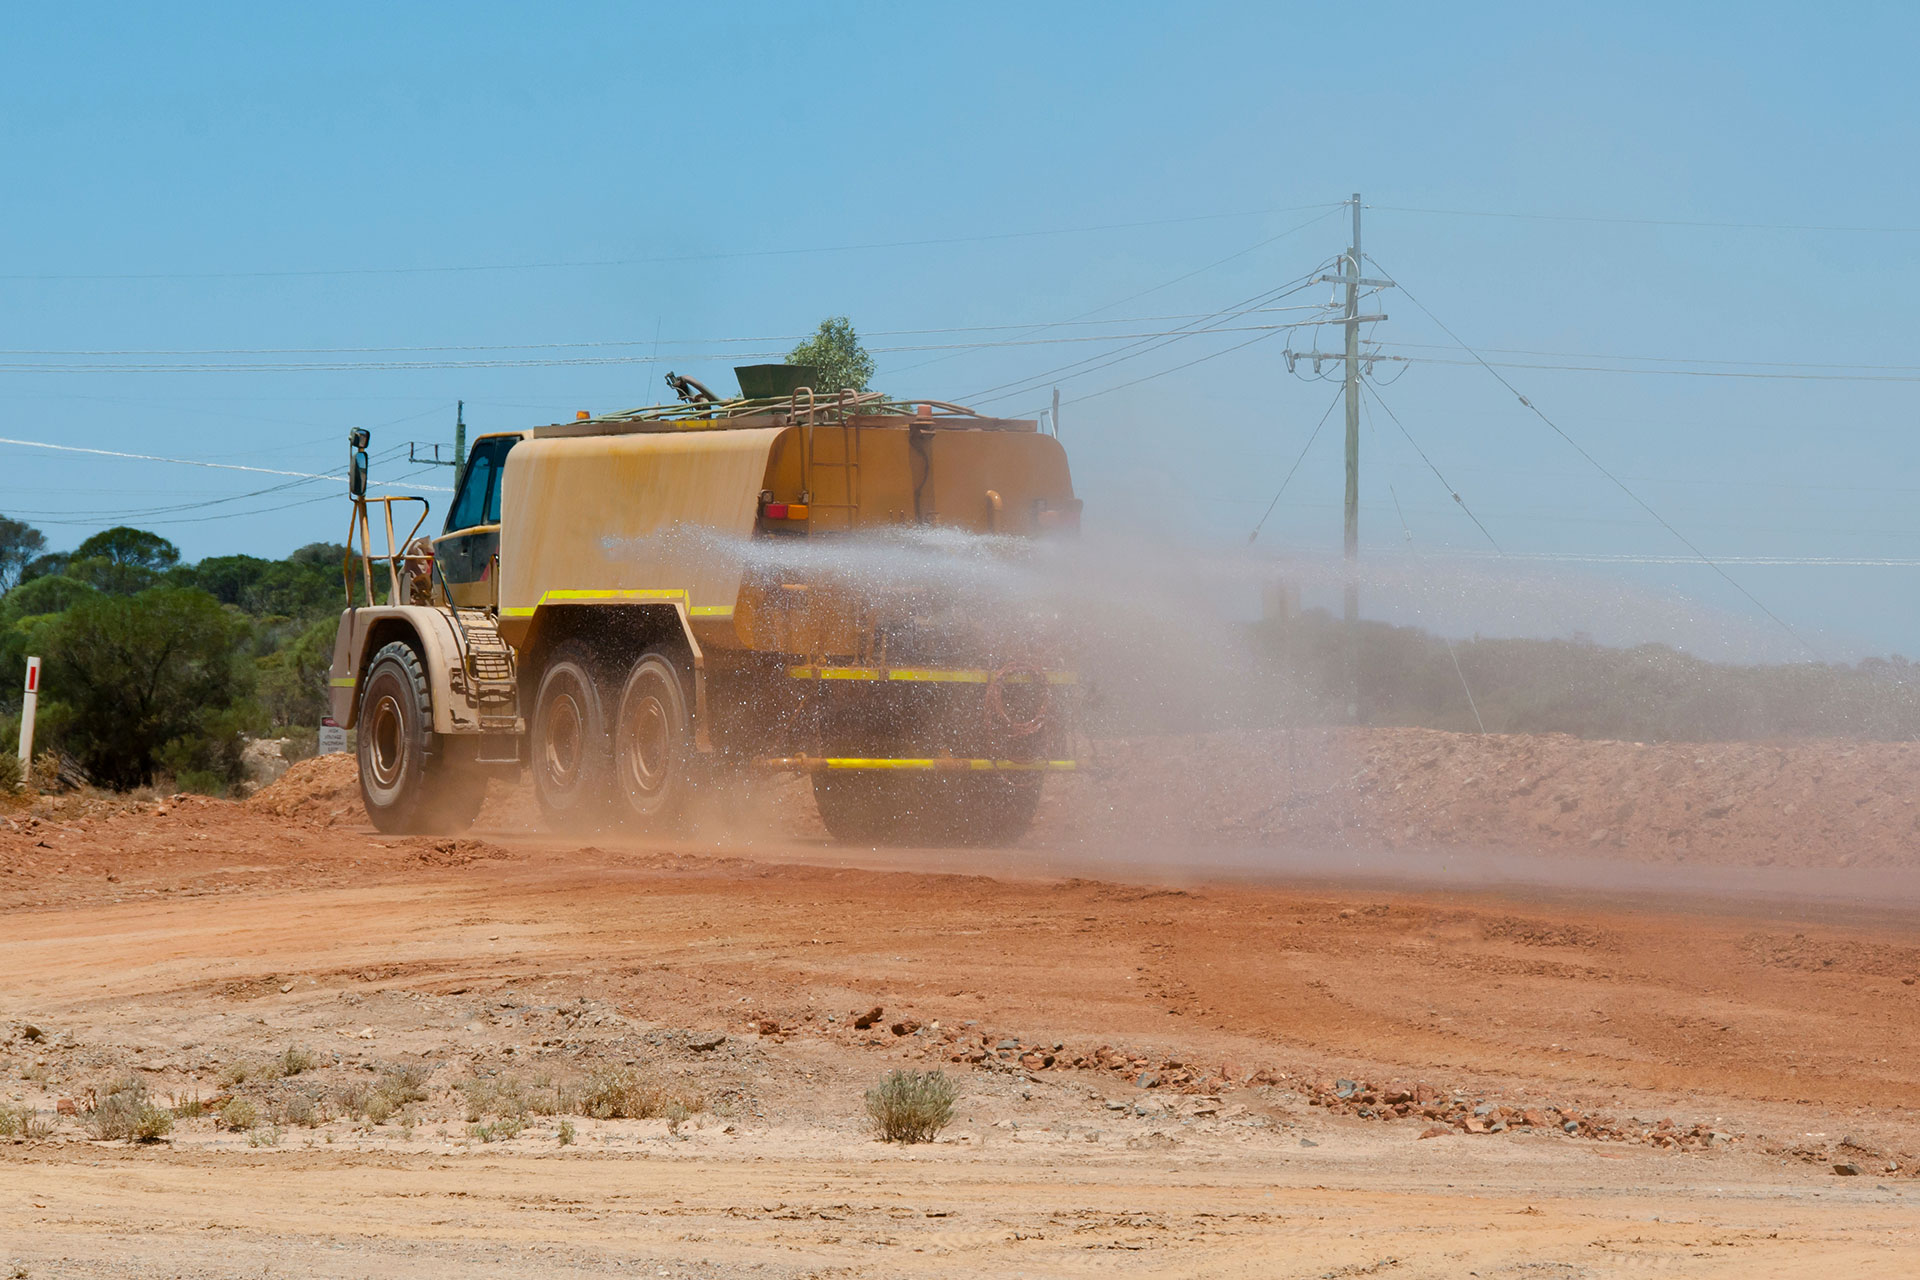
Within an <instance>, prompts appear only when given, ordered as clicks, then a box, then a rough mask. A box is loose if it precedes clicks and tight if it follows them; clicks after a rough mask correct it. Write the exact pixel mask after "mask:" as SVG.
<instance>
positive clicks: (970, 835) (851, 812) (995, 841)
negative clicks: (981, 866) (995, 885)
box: [813, 770, 1041, 845]
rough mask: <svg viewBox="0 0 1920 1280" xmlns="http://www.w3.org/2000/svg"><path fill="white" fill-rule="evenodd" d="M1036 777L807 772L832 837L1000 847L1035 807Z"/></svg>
mask: <svg viewBox="0 0 1920 1280" xmlns="http://www.w3.org/2000/svg"><path fill="white" fill-rule="evenodd" d="M1040 783H1041V779H1040V777H1039V775H1037V774H1024V773H1022V774H1008V773H990V774H982V775H972V774H968V775H962V776H958V777H955V776H951V775H947V776H941V775H934V776H928V775H926V774H919V773H888V772H879V771H874V772H866V771H853V770H848V771H845V772H840V771H827V772H822V773H816V774H814V775H813V801H814V804H815V806H816V807H818V809H819V810H820V820H821V822H823V823H825V824H826V828H827V832H828V834H830V835H831V836H833V838H834V839H836V840H845V841H849V842H853V843H875V842H878V843H882V844H912V845H1002V844H1011V843H1012V842H1013V841H1015V840H1018V839H1019V838H1020V837H1021V836H1023V835H1025V834H1026V833H1027V828H1028V827H1030V826H1031V825H1033V816H1034V813H1035V811H1036V810H1038V808H1039V806H1040Z"/></svg>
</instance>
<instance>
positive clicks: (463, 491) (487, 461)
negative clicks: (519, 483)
mask: <svg viewBox="0 0 1920 1280" xmlns="http://www.w3.org/2000/svg"><path fill="white" fill-rule="evenodd" d="M519 443H520V440H519V438H518V437H517V436H496V437H492V438H490V439H486V440H480V441H477V442H475V444H474V446H473V453H472V455H471V456H470V457H469V458H468V459H467V472H466V475H465V476H464V477H463V478H462V479H461V481H460V492H459V494H458V495H457V496H456V497H455V498H454V500H453V506H452V508H451V509H450V510H449V511H448V512H447V525H446V532H448V533H451V532H453V531H454V530H455V529H471V528H473V527H474V526H476V525H483V524H499V523H500V473H501V472H502V471H503V470H504V469H505V466H506V461H507V452H508V450H510V449H512V448H513V446H514V445H516V444H519Z"/></svg>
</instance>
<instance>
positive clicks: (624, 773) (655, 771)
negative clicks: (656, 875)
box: [613, 649, 699, 826]
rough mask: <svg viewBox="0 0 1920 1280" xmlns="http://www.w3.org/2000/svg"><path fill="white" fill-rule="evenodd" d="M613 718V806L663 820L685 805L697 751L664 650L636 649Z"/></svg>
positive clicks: (654, 821) (677, 678)
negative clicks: (638, 652)
mask: <svg viewBox="0 0 1920 1280" xmlns="http://www.w3.org/2000/svg"><path fill="white" fill-rule="evenodd" d="M616 708H617V709H616V711H615V713H614V721H613V784H614V785H613V791H614V795H615V802H614V808H615V811H616V812H617V813H618V814H619V815H620V816H621V817H622V818H625V819H630V820H635V821H638V822H641V823H644V824H647V825H650V826H664V825H666V824H668V823H671V822H672V821H674V820H675V819H676V818H678V817H679V816H680V815H681V814H682V813H683V812H684V811H685V810H686V807H687V801H688V799H689V797H690V796H691V795H692V793H693V791H694V789H695V786H696V779H695V777H694V771H695V768H696V766H697V763H698V755H699V753H698V752H697V751H695V749H694V745H693V724H692V720H691V718H690V717H689V716H688V715H687V686H686V682H685V680H683V679H682V678H681V674H680V668H679V666H678V665H677V664H676V663H675V662H674V660H673V658H672V657H671V656H670V655H669V654H668V653H666V652H665V651H663V650H660V649H650V650H648V651H647V652H646V653H643V654H641V655H640V658H639V660H638V661H636V662H635V663H634V664H633V668H632V670H631V671H629V672H628V673H627V679H626V682H625V684H624V685H623V686H622V688H621V690H620V694H619V697H618V701H617V703H616Z"/></svg>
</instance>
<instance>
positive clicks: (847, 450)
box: [793, 387, 860, 532]
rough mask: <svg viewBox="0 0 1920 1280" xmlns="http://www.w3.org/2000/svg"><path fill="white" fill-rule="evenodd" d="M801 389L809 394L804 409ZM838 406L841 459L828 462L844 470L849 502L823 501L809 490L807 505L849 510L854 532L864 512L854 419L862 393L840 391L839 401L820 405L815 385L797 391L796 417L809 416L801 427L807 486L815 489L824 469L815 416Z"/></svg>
mask: <svg viewBox="0 0 1920 1280" xmlns="http://www.w3.org/2000/svg"><path fill="white" fill-rule="evenodd" d="M801 391H805V392H806V393H807V402H806V408H804V409H802V408H801V407H800V392H801ZM836 408H837V409H839V410H840V411H841V414H840V422H839V424H838V425H839V427H840V457H839V459H838V460H837V461H830V462H828V463H826V464H825V465H826V466H828V467H836V466H837V467H838V468H839V469H840V496H841V497H842V498H844V499H846V501H844V502H819V501H815V500H813V499H814V496H815V495H813V494H812V493H809V494H808V499H809V501H808V503H807V505H808V507H809V508H815V507H817V508H820V509H823V510H827V511H844V512H846V529H847V531H848V532H852V530H853V527H854V525H855V524H856V523H857V520H858V517H859V514H860V428H859V427H857V426H855V425H854V424H853V422H852V417H853V415H854V414H855V413H857V412H859V409H860V398H859V393H857V392H854V391H843V392H841V393H840V398H839V399H838V400H835V401H833V402H831V403H828V404H823V405H819V406H817V407H816V406H815V404H814V401H813V391H812V389H811V388H809V387H801V388H800V390H799V391H795V392H794V393H793V416H794V417H795V418H800V417H801V416H802V415H805V417H804V422H805V425H804V426H803V427H802V428H801V430H802V431H804V432H805V438H804V450H803V453H804V456H805V463H804V465H805V468H806V474H805V475H804V476H803V477H802V487H803V488H806V489H809V490H811V489H812V487H813V478H814V474H815V473H816V472H818V471H819V470H820V468H821V465H822V464H821V462H820V457H819V453H818V450H817V449H816V447H815V441H814V432H815V431H816V430H817V429H818V427H817V425H816V423H815V421H814V419H815V416H816V414H818V413H821V412H824V411H826V410H829V409H836Z"/></svg>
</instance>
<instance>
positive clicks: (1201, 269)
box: [893, 205, 1339, 390]
mask: <svg viewBox="0 0 1920 1280" xmlns="http://www.w3.org/2000/svg"><path fill="white" fill-rule="evenodd" d="M1310 207H1314V208H1323V209H1324V211H1323V212H1321V213H1319V214H1316V215H1315V216H1313V217H1311V218H1308V219H1307V220H1306V221H1305V222H1300V223H1295V224H1294V225H1293V226H1291V227H1288V228H1287V229H1286V230H1285V231H1281V232H1279V233H1277V234H1275V235H1271V236H1268V237H1267V238H1266V239H1264V240H1256V241H1254V243H1252V244H1250V245H1248V246H1247V247H1246V248H1244V249H1239V250H1236V251H1235V252H1233V253H1230V254H1228V255H1227V256H1226V257H1224V258H1216V259H1214V260H1213V261H1212V262H1209V263H1206V264H1205V265H1203V266H1198V267H1195V268H1194V269H1193V270H1191V271H1186V272H1182V273H1181V274H1180V275H1177V276H1175V277H1173V278H1172V279H1171V280H1162V281H1161V282H1160V283H1159V284H1156V285H1152V286H1150V287H1148V288H1145V289H1142V290H1140V291H1139V292H1138V293H1130V294H1128V295H1127V296H1126V297H1124V298H1121V299H1118V300H1117V301H1114V302H1109V303H1106V304H1104V305H1102V306H1098V307H1094V308H1092V309H1090V310H1087V311H1082V312H1080V313H1079V314H1078V315H1075V316H1072V317H1070V318H1069V319H1068V320H1066V321H1060V322H1056V323H1061V324H1072V323H1076V322H1078V321H1082V320H1085V319H1086V318H1087V317H1088V316H1095V315H1099V314H1100V313H1101V312H1102V311H1111V310H1113V309H1114V308H1115V307H1124V306H1126V305H1127V304H1128V303H1129V302H1138V301H1139V300H1140V299H1142V298H1144V297H1147V296H1148V295H1149V294H1155V293H1159V292H1160V291H1161V290H1163V289H1171V288H1172V287H1173V286H1174V285H1176V284H1181V283H1184V282H1185V281H1188V280H1191V279H1193V278H1194V277H1195V276H1198V275H1204V274H1205V273H1207V272H1209V271H1212V270H1213V269H1214V268H1216V267H1223V266H1225V265H1226V264H1227V263H1229V262H1234V261H1236V260H1238V259H1240V258H1244V257H1246V256H1247V255H1248V254H1250V253H1254V252H1257V251H1258V250H1261V249H1264V248H1266V247H1267V246H1268V245H1270V244H1275V243H1278V242H1279V241H1281V240H1284V239H1286V238H1287V237H1288V236H1291V235H1294V234H1296V233H1297V232H1301V231H1304V230H1306V229H1307V228H1308V227H1311V226H1312V225H1314V224H1315V223H1316V222H1322V221H1324V220H1325V219H1327V218H1330V217H1332V216H1333V214H1334V212H1335V211H1336V210H1337V209H1338V208H1339V206H1338V205H1329V206H1310ZM1053 327H1055V326H1054V325H1051V324H1043V325H1038V326H1035V327H1034V328H1031V329H1029V330H1027V333H1026V334H1023V335H1022V336H1028V335H1031V334H1034V333H1042V332H1045V331H1046V330H1047V329H1049V328H1053ZM952 358H953V357H952V356H936V357H935V358H934V359H932V360H922V361H920V362H919V363H918V364H910V365H907V366H906V367H905V368H901V369H896V370H894V371H893V372H894V373H895V374H901V373H908V372H911V371H912V370H914V369H923V368H925V367H926V366H928V365H932V364H939V363H940V362H941V361H943V360H950V359H952ZM996 390H997V388H996Z"/></svg>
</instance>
